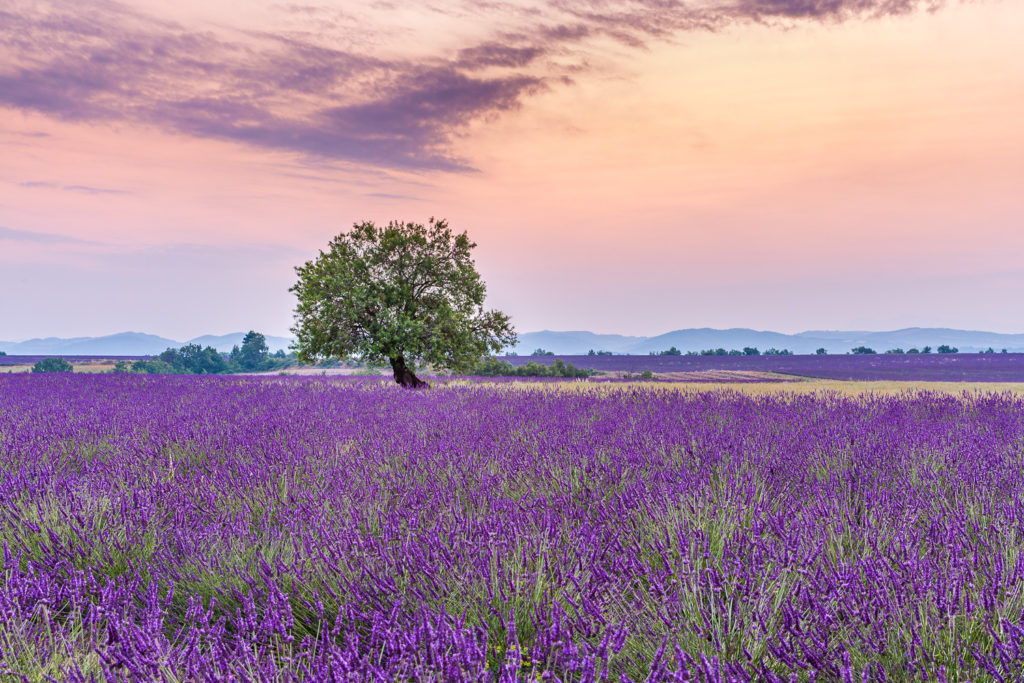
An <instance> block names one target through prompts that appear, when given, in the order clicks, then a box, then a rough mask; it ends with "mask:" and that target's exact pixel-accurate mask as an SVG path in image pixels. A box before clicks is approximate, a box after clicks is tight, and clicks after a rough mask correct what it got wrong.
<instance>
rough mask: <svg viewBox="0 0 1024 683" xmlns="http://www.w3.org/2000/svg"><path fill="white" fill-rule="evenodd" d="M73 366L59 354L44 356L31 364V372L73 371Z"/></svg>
mask: <svg viewBox="0 0 1024 683" xmlns="http://www.w3.org/2000/svg"><path fill="white" fill-rule="evenodd" d="M74 371H75V368H74V366H73V365H71V363H69V362H67V361H66V360H64V359H63V358H61V357H60V356H50V357H49V358H44V359H42V360H41V361H39V362H38V363H36V364H35V365H33V366H32V372H74Z"/></svg>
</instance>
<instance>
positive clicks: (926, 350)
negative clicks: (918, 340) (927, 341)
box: [921, 346, 932, 353]
mask: <svg viewBox="0 0 1024 683" xmlns="http://www.w3.org/2000/svg"><path fill="white" fill-rule="evenodd" d="M931 352H932V347H930V346H925V347H924V348H922V349H921V353H931Z"/></svg>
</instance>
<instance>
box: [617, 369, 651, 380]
mask: <svg viewBox="0 0 1024 683" xmlns="http://www.w3.org/2000/svg"><path fill="white" fill-rule="evenodd" d="M622 379H654V373H653V372H651V371H650V370H644V371H643V372H624V373H622Z"/></svg>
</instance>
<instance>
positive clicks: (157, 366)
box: [114, 360, 178, 375]
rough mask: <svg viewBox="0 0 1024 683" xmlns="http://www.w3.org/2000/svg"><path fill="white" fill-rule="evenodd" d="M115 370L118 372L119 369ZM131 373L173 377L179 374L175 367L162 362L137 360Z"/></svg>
mask: <svg viewBox="0 0 1024 683" xmlns="http://www.w3.org/2000/svg"><path fill="white" fill-rule="evenodd" d="M114 370H115V372H116V371H117V368H115V369H114ZM131 371H132V372H137V373H141V374H145V375H173V374H175V373H177V372H178V370H176V369H175V368H174V366H173V365H170V364H169V363H165V362H164V361H162V360H137V361H135V362H134V363H132V368H131Z"/></svg>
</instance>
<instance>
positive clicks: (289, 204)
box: [0, 0, 1024, 341]
mask: <svg viewBox="0 0 1024 683" xmlns="http://www.w3.org/2000/svg"><path fill="white" fill-rule="evenodd" d="M809 5H813V6H814V8H815V9H813V10H809V9H808V6H809ZM237 7H238V5H237V4H236V3H229V2H225V1H222V0H212V1H204V2H174V3H172V2H164V1H156V0H149V1H145V2H132V3H125V4H119V3H115V2H107V1H103V2H93V1H91V0H84V1H80V2H61V1H56V0H55V1H52V2H47V3H37V2H22V1H21V0H12V1H11V2H6V3H3V4H2V5H0V159H2V163H0V310H2V312H3V314H2V315H0V340H10V341H14V340H20V339H26V338H29V337H36V336H50V335H53V336H84V335H99V334H109V333H114V332H119V331H125V330H137V331H145V332H150V333H153V334H160V335H164V336H168V337H171V338H176V339H187V338H190V337H192V336H198V335H200V334H206V333H210V334H222V333H227V332H234V331H239V330H247V329H257V330H260V331H263V332H265V333H268V334H278V335H285V334H288V328H289V326H290V324H291V311H292V307H293V301H292V298H291V295H290V294H289V293H288V291H287V289H288V287H289V286H290V285H291V284H292V282H293V281H294V271H293V267H294V266H295V265H298V264H300V263H301V262H303V261H304V260H306V259H308V258H311V257H312V256H314V255H315V254H316V251H317V249H319V248H321V247H324V246H325V245H326V244H327V242H328V240H329V239H330V238H331V237H332V236H333V235H334V234H336V233H338V232H340V231H342V230H345V229H347V228H348V227H349V226H350V225H351V224H352V223H353V222H355V221H361V220H365V219H369V220H375V221H380V222H386V221H387V220H389V219H402V220H414V221H420V222H425V221H426V220H427V219H428V218H429V217H431V216H438V217H446V218H447V219H448V220H449V222H450V223H451V225H452V227H454V228H455V229H457V230H466V231H468V232H469V233H470V236H471V237H472V238H473V239H474V240H475V241H476V242H477V243H478V245H479V246H478V248H477V250H476V255H477V264H478V266H479V269H480V271H481V274H482V275H483V277H484V279H485V281H486V282H487V283H488V291H489V304H490V305H493V306H496V307H498V308H501V309H503V310H505V311H507V312H508V313H510V314H511V315H512V318H513V321H514V323H515V324H516V327H517V328H518V329H519V330H520V331H531V330H539V329H563V330H564V329H589V330H592V331H595V332H617V333H623V334H659V333H662V332H665V331H668V330H673V329H679V328H685V327H753V328H757V329H772V330H777V331H782V332H795V331H801V330H805V329H893V328H898V327H907V326H912V325H921V326H947V327H959V328H967V329H987V330H992V331H999V332H1024V303H1022V302H1024V267H1022V266H1021V263H1022V256H1024V190H1022V188H1024V124H1022V121H1024V58H1022V56H1024V52H1022V50H1024V48H1022V47H1021V41H1020V37H1021V36H1024V3H1020V2H1016V1H1011V0H1002V1H1000V0H980V1H977V2H958V1H952V0H951V1H949V2H944V3H934V2H927V1H921V2H918V1H916V0H878V1H877V2H874V1H872V0H857V1H856V2H852V1H851V2H845V1H844V0H829V1H828V2H820V3H806V2H800V1H799V0H731V1H728V2H725V1H723V2H717V1H716V0H706V1H704V2H691V3H685V2H680V3H677V4H672V3H663V2H653V1H650V2H648V1H646V0H630V1H628V2H621V3H620V2H611V1H608V2H604V1H600V0H581V2H572V3H561V2H542V1H540V0H537V1H535V2H509V3H498V4H493V5H492V4H487V5H486V6H484V5H480V4H478V3H470V2H444V1H443V0H442V2H439V3H437V4H435V5H431V6H429V8H428V6H426V5H423V4H421V3H403V2H394V3H384V2H381V3H354V2H340V1H339V2H321V1H318V0H311V1H310V2H308V3H305V2H303V3H301V4H288V3H280V2H270V1H269V0H267V1H265V2H264V1H262V0H261V1H260V2H253V3H251V4H248V3H247V4H246V8H247V9H246V10H245V12H244V13H243V14H242V15H239V12H238V10H237Z"/></svg>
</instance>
